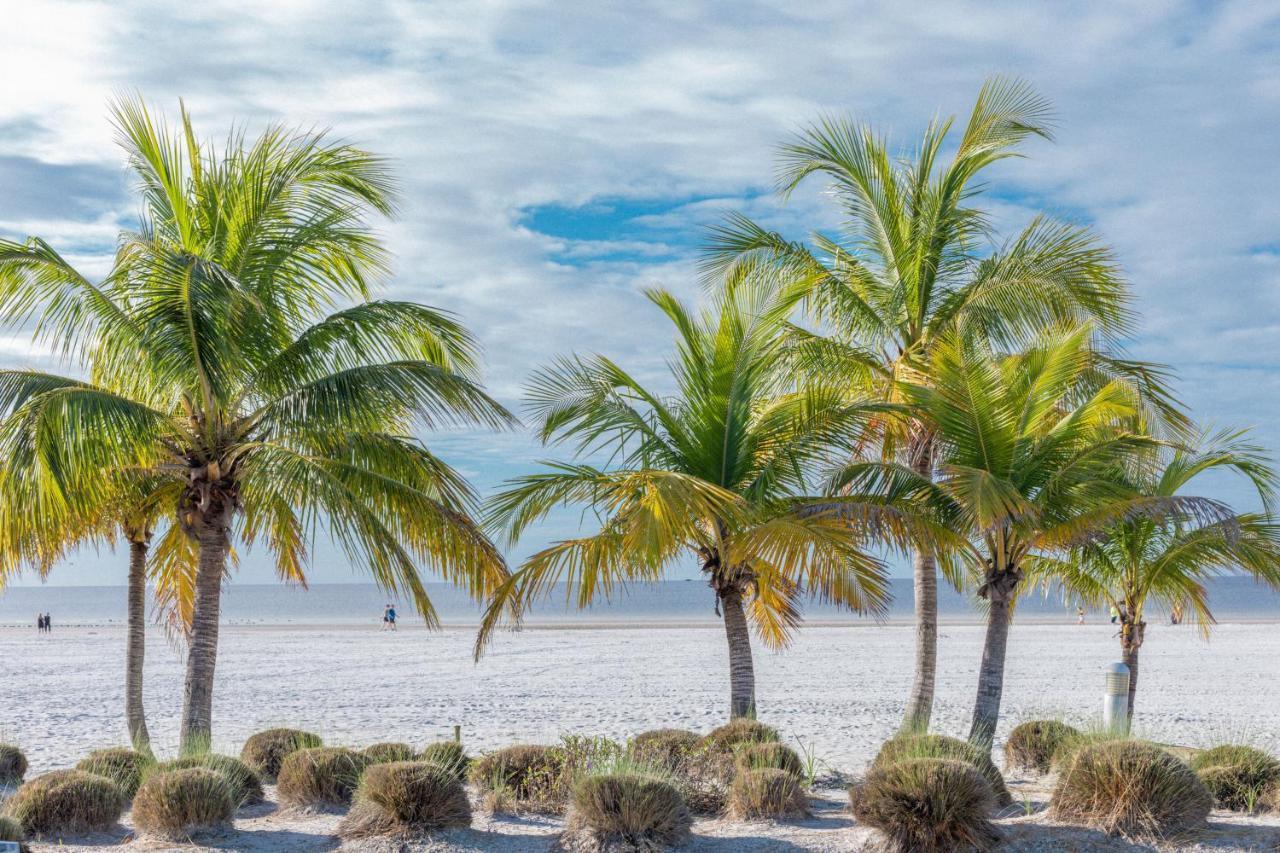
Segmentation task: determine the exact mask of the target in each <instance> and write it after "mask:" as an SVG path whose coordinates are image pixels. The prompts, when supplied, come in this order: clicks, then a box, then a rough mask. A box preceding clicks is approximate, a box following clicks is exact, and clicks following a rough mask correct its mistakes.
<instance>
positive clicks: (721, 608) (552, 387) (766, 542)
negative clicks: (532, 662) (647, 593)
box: [478, 280, 910, 717]
mask: <svg viewBox="0 0 1280 853" xmlns="http://www.w3.org/2000/svg"><path fill="white" fill-rule="evenodd" d="M648 297H649V299H650V300H651V301H652V302H653V303H654V304H655V305H657V306H658V307H659V308H660V309H661V310H662V311H663V313H665V314H666V316H667V317H668V318H669V319H670V321H671V323H672V324H673V325H674V326H675V329H676V350H677V354H676V357H675V359H674V360H673V361H672V362H671V363H670V370H671V381H672V383H673V386H674V395H673V396H671V397H666V396H664V395H662V394H661V393H659V392H658V391H657V390H655V389H653V388H651V387H649V386H647V385H645V384H643V383H641V381H640V380H638V379H637V378H635V377H634V376H632V375H630V374H629V373H627V372H626V371H625V370H624V369H623V368H622V367H620V366H618V365H617V364H615V363H614V362H612V361H610V360H609V359H607V358H605V357H603V356H599V355H597V356H594V357H590V358H583V357H573V358H563V359H560V360H558V361H556V362H555V363H554V364H553V365H551V366H550V367H548V368H545V369H543V370H541V371H539V372H537V373H536V374H535V375H534V377H533V379H532V380H531V382H530V385H529V393H528V401H529V408H530V410H531V412H532V414H533V416H534V420H535V423H536V425H537V430H538V435H539V437H540V438H541V439H542V440H543V442H556V443H569V444H571V445H573V447H574V450H575V454H576V457H577V458H576V459H574V460H573V461H571V462H550V463H546V470H544V471H541V472H538V473H534V474H530V475H527V476H523V477H519V478H517V479H515V480H513V481H512V482H511V484H510V485H509V487H507V488H506V489H505V490H503V491H502V492H500V493H499V494H497V495H495V496H494V497H493V498H492V499H491V500H490V502H489V504H488V506H489V512H488V518H489V519H490V521H491V523H493V524H494V525H495V526H497V527H500V528H502V529H504V530H505V531H506V533H507V535H508V537H509V539H510V541H512V542H513V543H514V542H515V541H516V540H517V539H518V537H519V536H520V534H521V533H522V532H523V531H524V530H526V529H527V528H528V527H529V525H530V524H533V523H535V522H536V521H538V520H539V519H541V518H543V517H544V516H545V515H546V514H547V513H548V512H549V511H550V510H551V509H552V508H553V507H555V506H557V505H564V504H581V505H585V506H587V507H589V508H590V509H591V510H592V511H594V512H595V513H596V515H597V517H598V518H599V519H600V526H599V529H596V530H592V531H590V532H588V533H587V534H586V535H583V536H581V537H579V538H572V539H566V540H563V541H559V542H556V543H554V544H552V545H551V546H550V547H548V548H545V549H543V550H541V551H539V552H537V553H536V554H534V555H533V556H531V557H529V558H528V560H526V561H525V562H524V564H523V565H522V566H521V567H520V568H519V570H518V571H516V572H514V573H513V575H512V579H511V581H510V582H509V583H508V584H507V586H506V587H505V588H504V589H503V590H502V591H501V592H500V594H499V596H497V597H496V598H495V600H494V603H493V605H492V607H494V608H497V607H499V606H501V605H502V603H503V601H504V599H506V598H513V599H515V600H516V601H518V602H519V604H520V605H521V606H525V605H526V604H527V603H528V601H530V600H532V599H533V598H536V597H538V596H542V595H546V594H548V593H550V592H551V590H552V588H553V586H554V585H555V584H556V583H559V582H565V583H566V584H567V588H568V590H569V595H570V596H571V600H573V601H575V602H576V604H577V605H578V606H579V607H586V606H588V605H590V604H591V602H592V601H594V600H595V599H596V598H597V597H599V596H604V597H608V596H611V595H613V594H615V593H616V592H617V591H619V589H620V588H622V587H623V586H624V585H625V584H626V583H628V582H631V581H654V580H658V579H660V578H662V577H663V576H664V575H665V573H666V572H667V571H669V570H670V569H671V568H672V567H673V566H676V565H678V564H679V563H680V562H681V561H682V560H685V559H687V558H688V557H689V556H692V557H693V558H695V559H696V560H697V562H698V565H699V566H700V567H701V570H702V573H703V574H704V575H705V576H706V579H707V583H708V585H709V586H710V587H711V590H712V593H713V597H714V602H715V608H716V611H717V613H718V615H720V616H722V617H723V620H724V627H725V635H726V640H727V643H728V649H729V695H730V703H729V711H730V715H731V716H732V717H740V716H754V714H755V710H756V700H755V674H754V666H753V662H752V650H751V635H750V630H749V625H751V624H754V626H755V629H756V631H757V632H758V634H759V636H760V638H761V639H762V640H763V641H764V642H765V644H766V645H768V646H771V647H775V648H776V647H781V646H784V645H786V643H787V642H788V640H789V638H790V637H791V634H792V632H793V629H794V628H795V627H796V626H797V625H798V623H799V621H800V606H801V603H802V601H803V599H804V598H806V597H808V596H816V597H818V598H819V599H822V600H826V601H832V602H835V603H837V604H839V605H842V606H845V607H848V608H851V609H853V610H855V611H859V612H865V611H871V612H879V611H880V610H881V609H882V608H883V606H884V603H885V599H886V594H887V586H886V580H885V574H884V568H883V566H882V565H881V564H880V562H879V561H877V560H876V559H875V558H873V557H872V556H870V555H868V554H867V553H865V552H864V551H863V550H861V549H860V547H859V536H858V535H855V534H856V533H859V532H864V531H866V530H868V529H870V528H865V527H861V526H860V525H862V524H865V523H874V524H876V525H878V527H877V528H876V529H877V530H878V531H879V532H880V533H881V534H882V535H885V536H887V537H888V538H890V539H894V538H895V537H897V540H898V541H901V539H902V537H903V536H905V535H906V530H907V528H908V527H909V526H910V520H909V518H908V517H907V516H906V515H905V514H899V513H896V512H895V511H894V510H893V508H892V507H885V506H877V505H872V504H866V503H860V502H859V501H858V500H856V499H855V498H853V497H846V498H842V499H825V500H815V499H812V498H810V497H808V492H807V489H808V486H809V479H810V476H811V474H812V472H813V470H814V468H815V466H816V465H817V464H818V463H819V462H821V461H822V460H823V458H824V454H825V453H826V452H827V449H828V448H831V447H840V446H841V442H842V441H843V440H844V437H845V436H847V435H849V434H850V433H851V427H852V425H853V423H854V422H855V421H857V420H858V419H859V418H861V417H863V414H864V413H863V412H862V411H861V409H860V408H859V407H857V406H856V405H850V404H849V403H848V402H847V400H846V399H845V398H846V395H845V393H844V389H836V390H833V389H829V388H823V387H821V386H819V385H812V386H807V387H798V386H797V385H796V383H795V374H794V371H792V370H791V369H790V368H789V366H788V361H789V359H788V355H787V351H786V338H785V335H784V334H783V331H784V328H785V324H786V320H787V317H788V316H789V315H790V314H791V313H792V311H793V310H794V306H795V298H796V297H795V295H794V294H792V293H789V292H788V291H786V290H785V289H782V288H779V287H777V286H776V285H774V284H773V283H771V282H770V281H766V280H752V281H745V282H743V283H741V284H740V286H738V287H736V288H734V289H733V290H731V291H722V292H721V293H720V294H718V295H717V297H716V298H715V299H714V301H713V303H712V304H711V305H710V306H709V307H708V308H707V309H706V310H704V311H703V312H701V313H700V314H698V313H695V312H693V311H691V310H690V309H689V308H687V307H685V306H684V305H682V304H681V303H680V302H679V301H677V300H676V299H675V298H674V297H672V296H671V295H670V294H668V293H667V292H665V291H662V290H654V291H650V292H649V293H648ZM597 458H606V459H608V462H609V464H607V465H604V466H598V465H595V464H591V461H590V460H592V459H597ZM491 621H492V619H491V618H486V622H485V626H484V628H483V630H482V632H481V635H480V639H479V641H478V643H479V644H480V645H482V644H483V643H484V641H485V640H486V639H487V638H488V636H489V632H490V630H491ZM478 649H479V645H478Z"/></svg>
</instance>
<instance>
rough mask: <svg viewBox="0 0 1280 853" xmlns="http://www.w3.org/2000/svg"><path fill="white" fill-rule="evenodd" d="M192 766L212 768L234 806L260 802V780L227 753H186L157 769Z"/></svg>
mask: <svg viewBox="0 0 1280 853" xmlns="http://www.w3.org/2000/svg"><path fill="white" fill-rule="evenodd" d="M193 767H199V768H203V769H205V770H212V771H213V772H214V773H217V774H218V775H219V776H221V777H222V781H224V782H226V783H227V788H228V789H229V790H230V791H231V800H232V802H234V803H235V805H236V808H240V807H241V806H252V805H256V804H257V803H260V802H262V801H263V800H264V799H265V797H264V795H263V792H262V780H261V779H259V778H258V774H257V773H254V772H253V769H252V768H251V767H249V765H247V764H245V763H244V762H243V761H241V760H240V759H238V758H232V757H231V756H229V755H215V754H213V753H211V752H206V753H203V754H200V755H188V756H184V757H182V758H179V759H176V760H174V761H170V762H167V763H165V764H161V765H159V766H158V767H157V768H156V769H157V770H159V771H168V770H189V769H191V768H193Z"/></svg>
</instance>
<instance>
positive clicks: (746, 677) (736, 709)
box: [720, 588, 756, 719]
mask: <svg viewBox="0 0 1280 853" xmlns="http://www.w3.org/2000/svg"><path fill="white" fill-rule="evenodd" d="M720 607H721V608H722V611H723V613H724V633H725V638H726V639H727V640H728V641H729V717H730V719H732V718H734V717H755V715H756V673H755V666H754V664H752V661H751V631H750V629H749V628H748V627H747V616H746V613H745V612H744V611H743V607H742V593H741V592H740V591H739V590H737V589H733V588H729V589H725V590H724V591H722V592H721V593H720Z"/></svg>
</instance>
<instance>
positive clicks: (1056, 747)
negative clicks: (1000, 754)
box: [1004, 720, 1082, 774]
mask: <svg viewBox="0 0 1280 853" xmlns="http://www.w3.org/2000/svg"><path fill="white" fill-rule="evenodd" d="M1081 736H1082V735H1081V732H1080V730H1079V729H1077V728H1074V727H1072V726H1069V725H1067V724H1066V723H1063V722H1061V721H1059V720H1028V721H1027V722H1025V723H1019V724H1018V725H1017V726H1014V728H1013V731H1011V732H1009V737H1008V738H1007V739H1006V740H1005V742H1004V766H1005V767H1006V768H1013V769H1016V770H1031V771H1034V772H1036V773H1041V774H1044V773H1048V772H1049V771H1050V770H1052V769H1053V766H1054V762H1055V759H1056V756H1057V755H1058V753H1059V752H1061V751H1062V750H1063V748H1064V747H1066V746H1068V745H1069V744H1071V743H1072V742H1074V741H1076V740H1078V739H1079V738H1080V737H1081Z"/></svg>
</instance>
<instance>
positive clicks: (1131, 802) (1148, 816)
mask: <svg viewBox="0 0 1280 853" xmlns="http://www.w3.org/2000/svg"><path fill="white" fill-rule="evenodd" d="M1212 808H1213V796H1212V794H1210V793H1209V791H1208V789H1207V788H1205V786H1204V784H1203V783H1202V782H1201V781H1200V779H1199V777H1197V776H1196V774H1195V771H1193V770H1192V769H1191V768H1190V767H1188V766H1187V765H1186V764H1185V763H1184V762H1183V761H1182V760H1181V759H1179V758H1177V757H1176V756H1174V755H1172V754H1170V753H1169V752H1167V751H1165V750H1163V749H1161V748H1160V747H1158V746H1156V745H1155V744H1151V743H1145V742H1143V741H1138V740H1111V741H1101V742H1097V743H1090V744H1087V745H1085V746H1083V747H1082V748H1081V749H1080V750H1079V751H1077V752H1076V754H1075V755H1074V757H1073V758H1072V759H1071V760H1070V761H1069V762H1068V763H1067V764H1066V765H1065V766H1064V767H1063V769H1062V771H1061V774H1060V775H1059V777H1058V781H1057V785H1056V786H1055V787H1054V789H1053V797H1052V799H1051V800H1050V814H1051V815H1052V816H1053V817H1054V819H1056V820H1061V821H1063V822H1065V823H1077V824H1081V825H1083V826H1088V827H1091V828H1093V829H1098V830H1101V831H1102V832H1105V833H1107V834H1109V835H1119V836H1124V837H1126V838H1152V839H1169V838H1176V837H1178V836H1180V835H1182V834H1184V833H1187V832H1190V831H1193V830H1196V829H1199V828H1201V827H1203V826H1204V824H1205V818H1207V817H1208V815H1209V811H1210V810H1211V809H1212Z"/></svg>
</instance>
